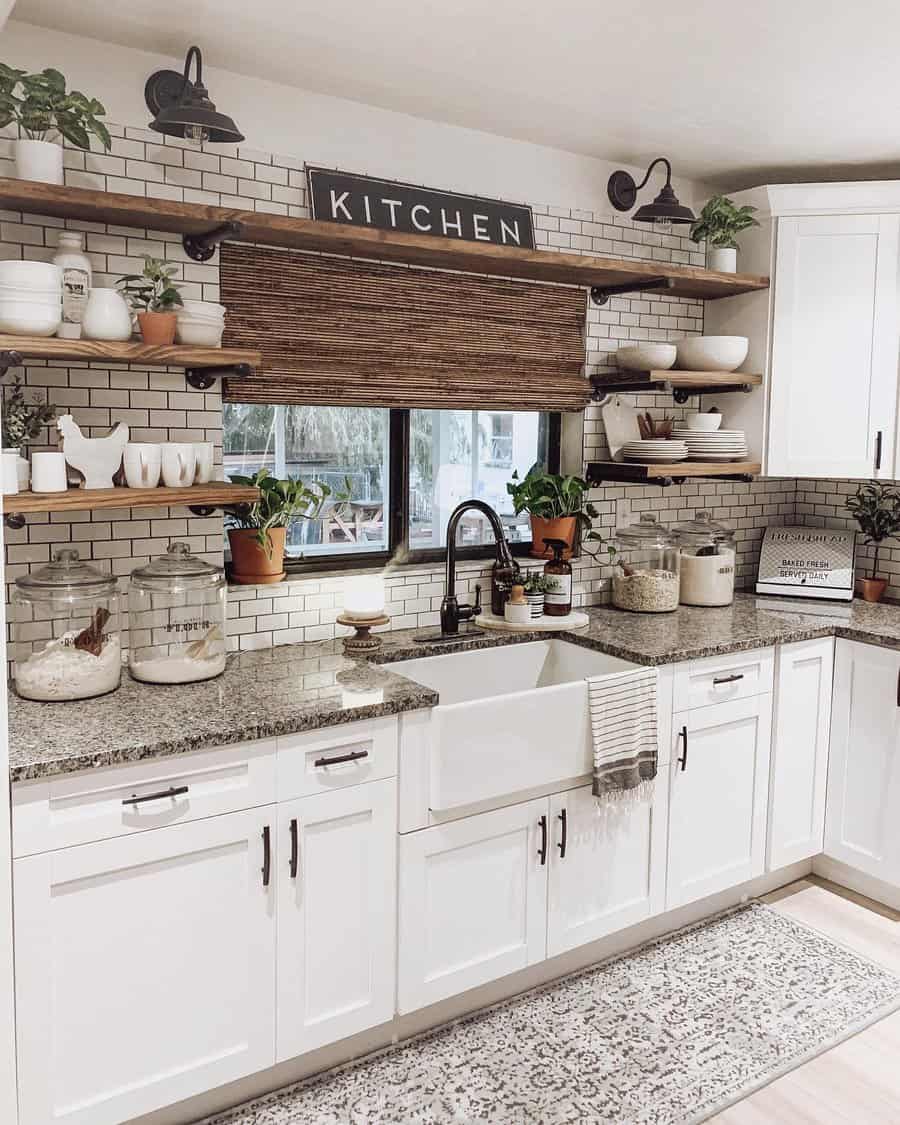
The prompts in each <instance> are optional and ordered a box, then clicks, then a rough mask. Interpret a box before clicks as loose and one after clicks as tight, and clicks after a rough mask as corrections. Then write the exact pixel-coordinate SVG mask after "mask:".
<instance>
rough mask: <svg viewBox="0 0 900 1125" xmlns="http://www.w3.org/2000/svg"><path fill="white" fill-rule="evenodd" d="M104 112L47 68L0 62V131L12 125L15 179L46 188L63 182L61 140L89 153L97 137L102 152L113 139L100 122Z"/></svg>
mask: <svg viewBox="0 0 900 1125" xmlns="http://www.w3.org/2000/svg"><path fill="white" fill-rule="evenodd" d="M105 113H106V110H105V109H104V108H103V106H102V105H101V103H100V102H98V101H97V99H96V98H89V97H87V96H86V95H85V94H82V93H81V92H80V91H79V90H70V91H67V90H66V80H65V78H64V77H63V75H62V74H60V72H59V71H58V70H53V69H52V67H48V68H47V69H46V70H42V71H41V72H40V73H39V74H29V73H28V72H27V71H26V70H17V69H15V67H11V66H6V64H5V63H0V128H4V127H5V126H7V125H9V124H11V123H13V122H14V123H15V124H16V126H17V128H18V131H19V138H18V140H17V141H16V175H17V176H18V177H19V179H20V180H38V181H40V182H42V183H46V184H61V183H62V182H63V154H62V145H61V144H59V143H58V141H59V138H60V137H64V138H65V139H66V140H67V141H68V142H69V144H72V145H75V147H76V148H82V149H89V148H90V147H91V137H92V136H93V137H96V138H97V140H98V141H100V143H101V144H102V145H103V147H104V148H105V149H108V148H110V146H111V145H112V141H111V140H110V136H109V132H108V130H107V128H106V126H105V125H104V124H103V122H102V121H101V120H100V118H101V117H103V116H104V115H105Z"/></svg>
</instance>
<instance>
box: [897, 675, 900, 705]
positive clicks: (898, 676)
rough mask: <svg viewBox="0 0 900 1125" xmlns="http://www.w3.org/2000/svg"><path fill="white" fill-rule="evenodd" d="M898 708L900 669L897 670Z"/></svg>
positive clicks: (898, 699)
mask: <svg viewBox="0 0 900 1125" xmlns="http://www.w3.org/2000/svg"><path fill="white" fill-rule="evenodd" d="M897 706H898V707H900V668H898V669H897Z"/></svg>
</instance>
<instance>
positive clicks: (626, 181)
mask: <svg viewBox="0 0 900 1125" xmlns="http://www.w3.org/2000/svg"><path fill="white" fill-rule="evenodd" d="M660 163H662V164H665V166H666V182H665V184H664V185H663V188H662V191H660V193H659V195H658V196H657V197H656V199H654V200H653V202H652V203H645V204H644V205H643V207H639V208H638V209H637V211H635V213H634V215H633V218H634V221H635V222H636V223H693V222H696V218H695V216H694V212H693V211H692V210H691V209H690V207H683V206H682V205H681V204H680V203H679V202H678V196H677V195H676V194H675V192H674V191H673V190H672V165H671V164H670V163H669V161H668V160H667V159H666V158H665V157H664V156H658V157H657V158H656V159H655V160H654V161H653V162H652V163H651V165H650V167H649V168H648V169H647V175H646V176H644V178H643V179H642V180H641V182H640V183H639V184H636V183H635V182H634V177H633V176H631V174H630V173H628V172H624V171H621V170H619V171H618V172H613V174H612V175H611V176H610V177H609V183H608V184H607V186H606V194H607V195H608V196H609V201H610V203H611V204H612V205H613V207H615V209H616V210H617V211H630V210H631V208H632V207H633V206H634V205H635V202H636V201H637V193H638V192H639V191H640V189H641V188H642V187H643V186H644V184H646V182H647V181H648V180H649V179H650V173H651V172H652V171H653V169H654V168H655V167H656V165H657V164H660Z"/></svg>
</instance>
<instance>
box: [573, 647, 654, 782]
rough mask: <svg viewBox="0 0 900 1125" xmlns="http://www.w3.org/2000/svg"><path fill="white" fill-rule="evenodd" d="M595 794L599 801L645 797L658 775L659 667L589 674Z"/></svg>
mask: <svg viewBox="0 0 900 1125" xmlns="http://www.w3.org/2000/svg"><path fill="white" fill-rule="evenodd" d="M587 685H588V705H589V707H590V712H591V732H592V735H593V742H594V784H593V794H594V796H595V797H596V798H597V800H598V801H599V802H600V803H606V802H609V801H622V800H645V799H647V798H648V797H650V795H651V794H652V791H653V789H652V783H653V779H654V778H655V777H656V758H657V741H656V669H655V668H636V669H634V670H633V671H628V672H616V673H615V674H614V675H612V676H609V675H607V676H590V677H588V681H587Z"/></svg>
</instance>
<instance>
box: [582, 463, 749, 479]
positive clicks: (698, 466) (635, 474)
mask: <svg viewBox="0 0 900 1125" xmlns="http://www.w3.org/2000/svg"><path fill="white" fill-rule="evenodd" d="M761 472H762V465H761V464H760V462H758V461H676V462H675V463H674V464H672V465H657V464H653V465H649V464H645V463H643V462H638V461H591V462H589V463H588V466H587V480H588V481H589V482H590V483H591V484H592V485H602V484H641V483H648V484H653V483H654V482H655V481H672V480H679V479H681V478H682V477H685V478H687V477H691V478H694V479H696V478H703V477H708V478H710V479H712V478H716V477H741V478H743V477H755V476H758V475H759V474H760V473H761Z"/></svg>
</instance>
